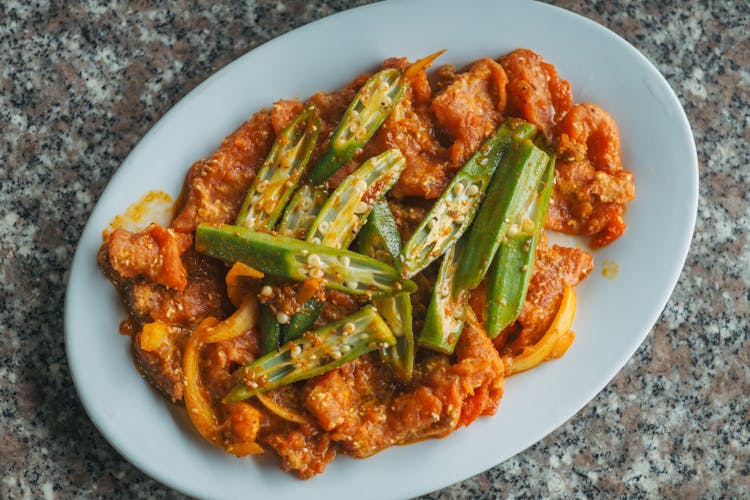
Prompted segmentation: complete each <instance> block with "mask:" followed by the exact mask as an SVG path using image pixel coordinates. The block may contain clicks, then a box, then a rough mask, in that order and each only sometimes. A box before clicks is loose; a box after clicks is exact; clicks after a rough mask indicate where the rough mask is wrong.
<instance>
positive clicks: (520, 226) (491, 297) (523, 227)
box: [484, 156, 555, 338]
mask: <svg viewBox="0 0 750 500" xmlns="http://www.w3.org/2000/svg"><path fill="white" fill-rule="evenodd" d="M554 182H555V157H554V156H552V157H551V158H550V160H549V163H548V165H547V171H546V172H545V174H544V177H543V179H542V181H541V183H540V184H541V186H540V187H539V191H538V192H534V193H532V203H531V211H532V214H531V215H532V217H533V219H529V218H528V217H527V214H525V213H522V214H520V215H519V217H516V219H515V221H514V222H513V223H512V224H511V226H510V229H508V232H507V234H506V236H505V240H504V241H503V243H502V245H500V248H499V249H498V251H497V254H496V255H495V259H494V261H493V262H492V265H491V266H490V269H489V271H488V272H487V282H486V285H485V311H484V314H485V326H486V330H487V335H489V336H490V338H495V337H497V335H498V334H499V333H500V332H501V331H502V330H503V329H504V328H505V327H506V326H508V325H509V324H510V323H512V322H513V321H515V319H516V318H517V317H518V314H519V313H520V312H521V306H523V302H524V300H525V299H526V293H527V292H528V289H529V282H530V281H531V275H532V274H533V273H534V259H535V257H536V247H537V245H538V244H539V239H540V238H541V235H542V231H543V230H544V224H545V222H546V219H547V208H548V206H549V199H550V194H551V193H552V186H553V184H554Z"/></svg>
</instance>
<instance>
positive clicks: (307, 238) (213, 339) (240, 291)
mask: <svg viewBox="0 0 750 500" xmlns="http://www.w3.org/2000/svg"><path fill="white" fill-rule="evenodd" d="M441 53H442V52H438V53H436V54H433V55H431V56H429V57H426V58H424V59H422V60H419V61H416V62H414V63H411V62H409V61H408V60H406V59H404V58H393V59H388V60H386V61H384V62H383V63H382V65H381V67H380V68H379V69H378V70H377V71H375V72H373V73H366V74H363V75H361V76H359V77H357V78H356V79H355V80H354V81H353V82H351V83H350V84H349V85H347V86H345V87H344V88H342V89H340V90H338V91H334V92H321V93H318V94H315V95H313V96H311V97H310V98H309V99H307V100H306V101H305V102H300V101H296V100H282V101H278V102H276V103H275V104H273V106H271V108H270V109H263V110H260V111H258V112H257V113H256V114H255V115H254V116H253V117H251V118H250V119H249V120H248V121H247V122H245V123H244V124H243V125H242V126H241V127H240V128H239V129H238V130H237V131H236V132H234V133H233V134H232V135H231V136H229V137H228V138H226V139H225V140H224V142H223V143H222V144H221V145H220V147H219V148H218V149H217V150H216V151H215V152H214V153H213V154H212V155H211V156H210V157H209V158H206V159H204V160H199V161H197V162H196V163H195V164H194V165H193V166H192V167H191V168H190V169H189V170H188V172H187V177H186V179H185V184H184V187H183V192H182V195H181V197H180V200H179V201H178V203H177V207H176V216H175V217H174V219H173V221H172V223H171V225H170V227H162V226H160V225H158V224H156V223H152V224H150V225H149V226H148V227H146V228H144V229H143V230H141V231H139V232H130V231H127V230H126V229H123V228H115V229H113V230H111V231H107V232H106V233H105V237H104V243H103V245H102V247H101V250H100V251H99V254H98V262H99V265H100V267H101V268H102V270H103V272H104V273H105V275H106V276H107V277H108V278H109V279H110V280H111V281H112V283H113V284H114V285H115V287H116V288H117V290H118V291H119V293H120V296H121V298H122V300H123V303H124V305H125V307H126V309H127V313H128V317H127V319H126V320H125V321H123V323H122V325H121V331H122V332H123V333H129V334H131V335H132V346H133V353H134V357H135V360H136V363H137V365H138V368H139V369H140V370H141V372H142V373H143V375H144V376H145V378H146V379H147V380H148V381H149V382H151V384H153V385H154V386H155V387H156V388H157V389H159V390H160V391H161V392H162V393H163V394H164V395H165V396H166V397H167V398H169V399H170V400H171V401H172V402H173V403H175V404H180V405H184V406H185V408H186V410H187V413H188V415H189V417H190V420H191V421H192V423H193V424H194V426H195V428H196V430H197V432H198V433H199V434H200V435H201V436H202V437H203V438H205V439H206V440H208V441H209V442H211V443H212V444H214V445H215V446H217V447H220V448H222V449H224V450H226V451H227V452H229V453H232V454H235V455H237V456H243V455H249V454H257V453H263V452H264V451H265V450H269V449H270V450H273V451H275V452H276V454H277V455H278V456H279V457H280V459H281V466H282V467H283V468H284V469H285V470H290V471H294V472H295V473H296V474H297V475H298V476H299V477H301V478H309V477H312V476H313V475H315V474H318V473H320V472H322V471H323V470H324V468H325V466H326V464H328V463H329V462H330V461H331V460H333V459H334V457H335V455H336V453H337V452H340V453H345V454H347V455H350V456H352V457H357V458H364V457H368V456H370V455H372V454H374V453H377V452H378V451H380V450H382V449H384V448H386V447H389V446H392V445H396V444H405V443H409V442H413V441H417V440H422V439H426V438H431V437H442V436H446V435H448V434H449V433H451V432H452V431H454V430H456V429H457V428H459V427H461V426H466V425H469V424H470V423H471V422H473V421H474V420H475V419H477V418H478V417H479V416H481V415H492V414H493V413H494V412H495V411H496V409H497V407H498V405H499V403H500V399H501V397H502V394H503V387H504V383H505V378H506V377H507V376H510V375H513V374H516V373H519V372H522V371H525V370H529V369H532V368H534V367H535V366H537V365H539V364H540V363H542V362H544V361H547V360H550V359H553V358H558V357H560V356H562V355H563V354H564V353H565V351H566V350H567V348H568V347H569V346H570V344H571V342H573V339H574V333H573V332H572V331H571V327H572V322H573V317H574V313H575V309H576V295H575V291H574V289H575V286H576V285H577V284H578V283H579V282H580V281H581V280H583V279H584V278H585V277H586V276H587V275H588V274H589V273H590V272H591V271H592V269H593V259H592V256H591V255H590V254H589V253H588V252H587V251H585V250H582V249H578V248H566V247H561V246H557V245H552V246H549V245H548V243H547V238H546V236H545V229H546V230H554V231H562V232H565V233H568V234H575V235H582V236H586V237H589V238H590V245H591V246H592V247H598V246H603V245H607V244H610V243H612V242H613V241H614V240H616V239H617V238H619V237H620V236H621V235H622V234H623V232H624V230H625V222H624V214H625V207H626V205H627V203H628V201H630V200H632V199H633V197H634V194H635V190H634V186H633V175H632V173H631V172H629V171H627V170H625V169H624V168H623V165H622V161H621V158H620V151H619V149H620V142H619V141H620V139H619V135H618V131H617V126H616V124H615V122H614V120H613V119H612V118H611V117H610V116H609V115H608V114H607V113H606V112H605V111H604V110H602V109H601V108H599V107H598V106H596V105H593V104H574V103H573V99H572V97H571V96H572V94H571V89H570V85H569V83H568V82H566V81H565V80H563V79H561V78H560V77H559V76H558V74H557V71H556V70H555V68H554V67H553V66H552V65H551V64H549V63H547V62H545V61H544V60H543V59H542V57H541V56H540V55H538V54H535V53H534V52H531V51H529V50H525V49H520V50H516V51H514V52H511V53H510V54H507V55H505V56H503V57H501V58H499V59H497V60H493V59H489V58H484V59H480V60H478V61H475V62H473V63H472V64H469V65H468V66H467V67H466V68H465V69H464V70H462V71H459V70H457V69H456V68H454V67H452V66H443V67H440V68H437V69H434V70H430V67H431V65H432V64H433V63H434V61H435V59H436V58H437V57H438V56H439V55H440V54H441ZM582 307H586V304H585V303H584V304H582Z"/></svg>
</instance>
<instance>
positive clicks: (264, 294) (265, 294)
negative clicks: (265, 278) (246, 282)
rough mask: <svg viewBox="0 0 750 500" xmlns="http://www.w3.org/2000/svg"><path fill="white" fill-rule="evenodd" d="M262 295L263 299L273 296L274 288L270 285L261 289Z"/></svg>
mask: <svg viewBox="0 0 750 500" xmlns="http://www.w3.org/2000/svg"><path fill="white" fill-rule="evenodd" d="M260 295H261V297H270V296H271V295H273V288H271V287H270V286H268V285H266V286H264V287H263V288H261V289H260Z"/></svg>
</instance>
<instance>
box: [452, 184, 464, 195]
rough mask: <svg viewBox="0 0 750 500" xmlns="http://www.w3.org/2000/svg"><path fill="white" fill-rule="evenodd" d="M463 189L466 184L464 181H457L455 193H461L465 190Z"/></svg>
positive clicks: (454, 187) (454, 188)
mask: <svg viewBox="0 0 750 500" xmlns="http://www.w3.org/2000/svg"><path fill="white" fill-rule="evenodd" d="M463 190H464V185H463V183H461V182H457V183H456V184H455V185H454V186H453V192H454V193H455V194H461V191H463Z"/></svg>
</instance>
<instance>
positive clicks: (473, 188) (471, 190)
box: [466, 184, 479, 196]
mask: <svg viewBox="0 0 750 500" xmlns="http://www.w3.org/2000/svg"><path fill="white" fill-rule="evenodd" d="M466 194H468V195H469V196H476V195H478V194H479V188H478V187H477V186H476V184H472V185H471V186H469V187H468V188H466Z"/></svg>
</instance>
